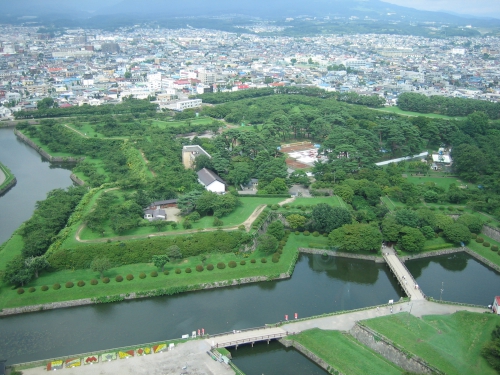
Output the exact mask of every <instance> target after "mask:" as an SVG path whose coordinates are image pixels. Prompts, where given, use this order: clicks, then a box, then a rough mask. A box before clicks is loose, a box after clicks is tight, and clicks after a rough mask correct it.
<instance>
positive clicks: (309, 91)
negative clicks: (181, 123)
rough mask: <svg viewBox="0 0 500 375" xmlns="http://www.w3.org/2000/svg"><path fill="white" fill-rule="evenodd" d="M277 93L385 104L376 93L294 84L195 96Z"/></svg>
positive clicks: (214, 100) (226, 98)
mask: <svg viewBox="0 0 500 375" xmlns="http://www.w3.org/2000/svg"><path fill="white" fill-rule="evenodd" d="M277 94H288V95H304V96H312V97H316V98H323V99H328V98H335V99H337V100H339V101H343V102H346V103H350V104H359V105H365V106H368V107H374V108H377V107H382V106H383V105H384V104H385V99H383V98H381V97H379V96H378V95H372V96H366V95H358V94H356V93H354V92H349V93H340V92H337V91H333V92H330V91H325V90H323V89H319V88H316V87H296V86H284V87H276V88H263V89H250V90H241V91H236V92H231V93H224V92H222V93H207V94H201V95H197V96H196V97H197V98H200V99H203V102H204V103H210V104H222V103H228V102H234V101H238V100H242V99H250V98H259V97H262V96H270V95H277Z"/></svg>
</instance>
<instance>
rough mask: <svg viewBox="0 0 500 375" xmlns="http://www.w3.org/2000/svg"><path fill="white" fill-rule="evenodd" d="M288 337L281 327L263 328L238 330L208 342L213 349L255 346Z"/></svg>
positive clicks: (214, 337) (211, 338) (217, 336)
mask: <svg viewBox="0 0 500 375" xmlns="http://www.w3.org/2000/svg"><path fill="white" fill-rule="evenodd" d="M286 335H288V332H287V331H286V330H284V329H283V328H280V327H261V328H257V329H247V330H238V331H236V330H235V331H233V332H229V333H224V334H221V335H216V336H211V337H210V338H208V339H207V340H206V341H207V342H208V343H209V344H210V346H211V347H212V349H213V348H226V347H229V346H234V347H236V348H238V345H242V344H252V346H253V344H254V343H256V342H261V341H266V342H267V343H268V344H269V341H271V340H275V339H280V338H283V337H285V336H286Z"/></svg>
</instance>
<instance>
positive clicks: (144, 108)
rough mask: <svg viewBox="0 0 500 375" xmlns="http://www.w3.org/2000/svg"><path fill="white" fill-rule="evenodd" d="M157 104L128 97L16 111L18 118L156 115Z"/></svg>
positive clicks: (15, 114)
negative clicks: (102, 101) (65, 106)
mask: <svg viewBox="0 0 500 375" xmlns="http://www.w3.org/2000/svg"><path fill="white" fill-rule="evenodd" d="M157 108H158V105H157V104H154V103H151V102H150V101H149V100H136V99H127V100H124V101H123V102H122V103H120V104H105V105H98V106H90V105H82V106H73V107H68V108H43V109H38V110H37V111H19V112H15V113H14V116H15V118H16V120H20V119H29V118H35V119H36V118H49V117H74V116H88V115H108V114H124V113H150V114H151V115H154V113H155V112H156V109H157Z"/></svg>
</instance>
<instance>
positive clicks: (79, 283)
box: [76, 280, 85, 288]
mask: <svg viewBox="0 0 500 375" xmlns="http://www.w3.org/2000/svg"><path fill="white" fill-rule="evenodd" d="M76 285H78V286H79V287H80V288H81V287H82V286H85V281H83V280H80V281H78V282H77V283H76Z"/></svg>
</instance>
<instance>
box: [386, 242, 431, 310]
mask: <svg viewBox="0 0 500 375" xmlns="http://www.w3.org/2000/svg"><path fill="white" fill-rule="evenodd" d="M382 254H383V255H384V259H385V261H386V263H387V265H388V266H389V268H390V269H391V270H392V272H394V275H395V276H396V278H397V279H398V283H399V284H400V285H401V287H402V288H403V289H404V290H405V292H406V295H407V296H408V297H410V299H411V300H412V301H417V300H423V299H425V297H424V295H423V293H422V291H421V290H420V289H419V288H418V285H417V282H416V281H415V279H414V278H413V276H412V275H411V273H410V271H408V269H407V268H406V266H405V265H404V264H403V262H402V261H401V259H399V257H398V256H397V255H396V252H395V251H394V249H393V248H392V247H382ZM415 286H416V287H415Z"/></svg>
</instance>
